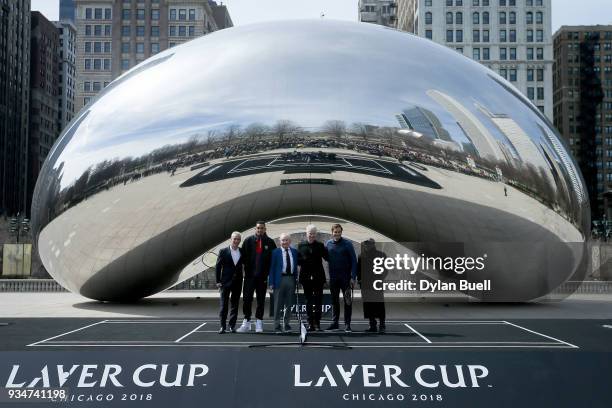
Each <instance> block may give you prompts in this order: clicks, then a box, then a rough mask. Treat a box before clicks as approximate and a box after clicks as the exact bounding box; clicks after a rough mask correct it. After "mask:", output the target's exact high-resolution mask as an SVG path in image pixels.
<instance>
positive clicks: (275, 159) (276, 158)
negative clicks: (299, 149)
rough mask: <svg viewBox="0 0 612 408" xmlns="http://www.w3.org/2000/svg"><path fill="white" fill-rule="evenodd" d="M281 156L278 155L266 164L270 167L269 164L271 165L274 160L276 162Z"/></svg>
mask: <svg viewBox="0 0 612 408" xmlns="http://www.w3.org/2000/svg"><path fill="white" fill-rule="evenodd" d="M279 157H280V156H276V157H275V158H274V160H272V161H271V162H270V163H268V164H266V166H268V167H269V166H271V165H272V164H274V162H275V161H277V160H278V158H279Z"/></svg>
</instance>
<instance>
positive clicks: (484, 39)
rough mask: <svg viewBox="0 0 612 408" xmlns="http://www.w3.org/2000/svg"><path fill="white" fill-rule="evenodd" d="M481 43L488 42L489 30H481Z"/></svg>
mask: <svg viewBox="0 0 612 408" xmlns="http://www.w3.org/2000/svg"><path fill="white" fill-rule="evenodd" d="M482 42H489V30H482Z"/></svg>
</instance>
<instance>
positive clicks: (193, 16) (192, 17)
mask: <svg viewBox="0 0 612 408" xmlns="http://www.w3.org/2000/svg"><path fill="white" fill-rule="evenodd" d="M195 19H196V11H195V9H189V21H194V20H195Z"/></svg>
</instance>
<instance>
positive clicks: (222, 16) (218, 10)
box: [208, 0, 234, 30]
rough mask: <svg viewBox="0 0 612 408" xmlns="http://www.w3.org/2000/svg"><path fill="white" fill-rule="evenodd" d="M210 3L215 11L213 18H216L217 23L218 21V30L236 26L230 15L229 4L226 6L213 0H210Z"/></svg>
mask: <svg viewBox="0 0 612 408" xmlns="http://www.w3.org/2000/svg"><path fill="white" fill-rule="evenodd" d="M208 4H209V5H210V7H211V9H212V11H213V18H214V19H215V23H217V30H223V29H224V28H229V27H233V26H234V22H233V21H232V18H231V17H230V14H229V11H228V9H227V6H225V5H224V4H223V3H221V4H217V3H216V2H215V1H213V0H208Z"/></svg>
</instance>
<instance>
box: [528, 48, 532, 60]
mask: <svg viewBox="0 0 612 408" xmlns="http://www.w3.org/2000/svg"><path fill="white" fill-rule="evenodd" d="M527 60H528V61H532V60H533V48H527Z"/></svg>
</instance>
